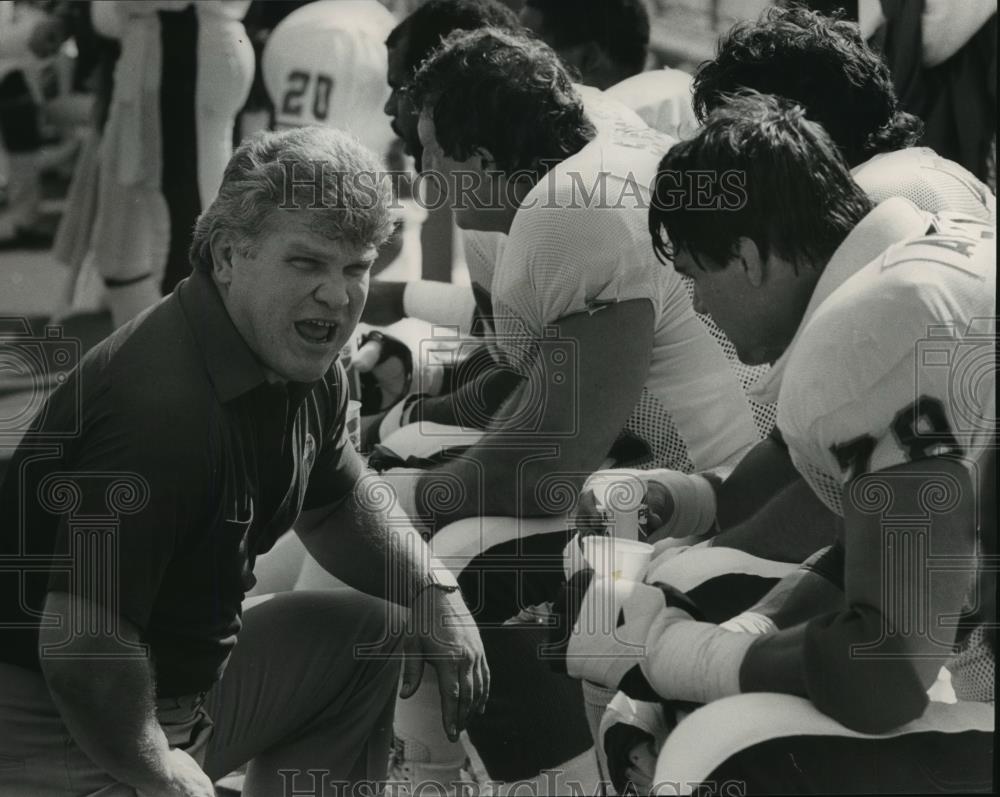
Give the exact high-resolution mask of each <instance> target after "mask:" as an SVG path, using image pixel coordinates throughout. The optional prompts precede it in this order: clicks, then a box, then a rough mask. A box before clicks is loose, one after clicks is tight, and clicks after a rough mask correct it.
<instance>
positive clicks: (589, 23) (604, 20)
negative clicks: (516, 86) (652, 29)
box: [521, 0, 649, 90]
mask: <svg viewBox="0 0 1000 797" xmlns="http://www.w3.org/2000/svg"><path fill="white" fill-rule="evenodd" d="M521 23H522V24H523V25H524V26H525V27H527V28H529V29H531V30H532V31H534V32H535V34H537V35H538V37H539V38H541V39H542V41H544V42H545V43H546V44H548V45H549V46H550V47H552V49H553V50H555V51H556V52H557V53H559V57H560V58H562V60H563V62H564V63H566V65H567V66H569V67H570V69H571V71H576V72H577V73H578V74H579V76H580V79H581V82H583V83H584V84H586V85H588V86H596V87H597V88H599V89H602V90H603V89H606V88H609V87H611V86H613V85H615V84H616V83H619V82H621V81H622V80H625V79H626V78H628V77H631V76H632V75H636V74H638V73H639V72H642V70H643V69H645V68H646V58H647V56H648V55H649V10H648V9H647V8H646V4H645V3H644V2H643V0H578V2H573V3H567V2H565V0H527V2H526V3H525V4H524V6H523V8H522V9H521Z"/></svg>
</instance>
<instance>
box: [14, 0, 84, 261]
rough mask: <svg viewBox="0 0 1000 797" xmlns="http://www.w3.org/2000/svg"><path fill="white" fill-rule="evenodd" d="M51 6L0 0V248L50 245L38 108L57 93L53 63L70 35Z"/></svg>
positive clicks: (32, 247) (39, 109)
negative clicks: (0, 157)
mask: <svg viewBox="0 0 1000 797" xmlns="http://www.w3.org/2000/svg"><path fill="white" fill-rule="evenodd" d="M53 10H54V9H53V8H52V7H51V5H50V4H41V3H30V2H15V1H14V0H0V137H2V140H3V147H4V150H5V153H4V154H5V155H6V164H5V167H0V173H2V174H3V175H4V177H5V178H6V180H5V182H6V192H5V193H6V208H5V209H4V210H3V211H2V212H0V247H3V248H4V249H37V248H42V247H46V246H48V245H50V244H51V243H52V233H53V230H52V225H51V224H46V221H45V220H44V219H43V218H42V213H41V201H42V192H41V185H40V170H41V169H40V167H41V163H40V161H39V156H40V152H41V149H42V144H43V136H42V130H41V119H40V114H41V106H42V105H43V104H44V102H45V100H46V98H47V97H48V98H51V97H52V96H53V95H54V94H55V93H56V92H57V90H58V89H57V86H55V85H53V79H54V75H53V73H52V71H51V66H52V61H53V58H54V56H55V55H56V53H58V52H59V49H60V47H61V46H62V44H63V42H64V41H65V40H66V37H67V36H68V30H67V26H66V24H65V22H64V20H63V19H61V18H60V17H59V16H58V15H57V14H55V13H52V12H53Z"/></svg>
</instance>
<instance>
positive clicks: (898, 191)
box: [580, 8, 996, 562]
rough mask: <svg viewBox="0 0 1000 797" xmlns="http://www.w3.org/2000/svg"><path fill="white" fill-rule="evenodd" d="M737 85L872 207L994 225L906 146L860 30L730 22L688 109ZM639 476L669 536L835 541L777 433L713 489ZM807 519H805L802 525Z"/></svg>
mask: <svg viewBox="0 0 1000 797" xmlns="http://www.w3.org/2000/svg"><path fill="white" fill-rule="evenodd" d="M740 89H752V90H754V91H758V92H761V93H765V94H775V95H778V96H781V97H786V98H789V99H791V100H793V101H794V102H796V103H798V104H799V105H801V106H802V108H804V110H805V113H806V116H807V117H808V118H809V119H812V120H814V121H816V122H819V123H820V124H822V125H823V127H824V129H825V130H826V131H827V133H828V134H829V135H830V137H831V139H832V140H833V142H834V144H835V145H836V147H837V149H838V150H839V151H840V153H841V155H842V156H843V157H844V159H845V161H846V162H847V164H848V166H849V167H851V169H852V174H853V177H854V179H855V181H856V182H857V183H858V185H860V186H861V187H862V188H863V189H864V191H865V192H866V193H867V194H868V196H869V198H870V199H871V200H872V201H873V202H876V203H878V202H881V201H882V200H884V199H888V198H889V197H893V196H902V197H906V198H907V199H909V200H910V201H912V202H913V203H914V204H916V205H917V206H918V207H919V208H921V209H922V210H926V211H928V212H932V213H939V212H942V211H950V212H956V213H961V214H963V215H966V216H968V217H970V218H975V219H981V220H984V221H988V222H990V223H994V224H995V222H996V198H995V197H994V196H993V195H992V193H991V192H990V190H989V189H988V188H987V187H986V186H985V185H983V184H982V183H981V182H979V181H978V180H977V179H976V178H975V177H974V176H973V175H972V174H971V173H970V172H968V171H966V170H965V169H964V168H962V167H961V166H959V165H958V164H956V163H954V162H953V161H949V160H946V159H943V158H940V157H938V156H937V155H935V154H934V153H933V151H931V150H929V149H926V148H922V147H916V146H913V145H914V144H915V142H916V141H917V139H918V138H919V135H920V129H921V127H920V122H919V120H917V119H916V118H915V117H913V116H911V115H910V114H907V113H904V112H902V111H901V110H900V109H899V105H898V102H897V100H896V97H895V94H894V91H893V88H892V80H891V76H890V75H889V71H888V68H887V67H886V66H885V64H884V63H883V62H882V60H881V58H880V57H879V55H878V54H877V53H875V52H874V51H873V50H871V49H870V48H869V47H868V45H867V44H865V42H864V40H863V39H862V38H861V36H860V34H859V33H858V29H857V26H855V25H852V24H850V23H847V22H844V21H838V20H834V19H830V18H828V17H825V16H823V15H821V14H818V13H816V12H813V11H809V10H807V9H804V8H787V9H784V8H770V9H768V10H767V11H766V12H765V13H764V14H763V15H762V17H761V19H760V20H759V21H756V22H743V23H740V24H738V25H736V26H734V27H733V28H732V29H731V30H730V31H729V32H728V33H727V34H726V35H725V36H724V37H723V38H722V40H721V41H720V43H719V50H718V55H717V56H716V57H715V59H713V60H712V61H708V62H706V63H705V64H704V65H702V67H701V69H700V70H699V71H698V74H697V76H696V77H695V83H694V105H695V108H696V110H697V111H698V113H699V114H700V115H701V116H702V117H703V118H704V117H705V116H707V115H708V114H709V113H710V112H711V111H713V110H714V109H716V108H719V107H722V106H723V105H725V103H726V102H727V101H728V100H729V98H730V97H731V96H732V95H733V94H734V93H735V92H738V91H739V90H740ZM845 108H850V109H852V110H851V113H850V114H845V113H844V109H845ZM671 187H672V186H669V185H668V184H666V183H664V188H665V189H669V188H671ZM655 213H656V211H655V209H654V215H655ZM779 384H780V375H778V374H776V373H774V372H772V375H771V377H770V378H765V379H762V380H760V382H759V383H758V384H757V385H756V386H755V388H754V389H753V390H752V391H751V397H752V398H753V399H755V400H757V401H759V402H760V403H763V404H770V405H772V406H773V404H774V402H775V401H776V399H777V386H778V385H779ZM644 478H645V479H646V480H647V481H648V482H649V483H650V494H649V497H648V505H649V511H650V514H652V515H656V516H658V517H660V518H662V522H663V523H666V522H667V521H668V520H670V518H671V515H672V512H673V507H674V506H675V505H677V504H678V503H684V504H685V507H684V519H677V520H675V521H674V523H673V529H674V530H673V531H672V533H674V534H675V535H676V536H688V535H699V534H700V535H708V534H714V536H712V537H711V540H710V541H706V542H705V543H704V544H706V545H713V546H719V547H727V548H735V549H739V550H742V551H746V552H748V553H751V554H754V555H756V556H759V557H763V558H766V559H771V560H778V561H785V562H801V561H803V560H804V559H805V558H806V557H808V556H810V555H811V554H813V553H814V552H815V551H817V550H819V549H820V548H822V547H824V546H825V545H828V544H830V543H831V542H832V537H831V535H832V533H833V529H834V525H835V521H834V516H833V515H832V514H831V513H829V512H828V511H827V510H826V509H825V508H824V507H823V505H822V503H821V502H819V501H818V500H817V499H816V498H815V497H814V496H813V495H812V493H811V491H810V490H809V489H808V488H807V486H806V484H805V482H804V481H803V480H802V479H801V477H799V476H798V475H797V474H796V472H795V470H794V468H793V467H792V466H791V463H790V461H789V458H788V453H787V449H786V447H785V446H784V445H783V443H782V441H781V434H780V429H779V430H776V431H775V433H774V434H773V435H771V436H770V437H769V439H767V440H764V441H762V442H761V443H760V444H759V445H758V446H757V447H756V448H755V449H754V451H753V452H752V453H751V454H750V455H748V456H747V457H745V458H744V459H743V460H742V461H741V463H740V465H739V466H738V468H737V469H736V470H735V471H734V473H733V474H732V475H731V476H730V477H729V478H727V479H726V480H725V482H723V483H719V482H716V483H715V487H714V489H708V485H707V484H706V483H705V481H704V480H703V479H701V478H699V477H697V476H695V477H693V478H687V479H686V478H683V477H681V475H680V474H676V473H663V474H661V476H660V478H659V481H657V478H656V475H655V474H653V473H647V474H645V476H644ZM594 509H595V505H594V499H593V495H592V493H589V492H588V491H585V492H584V494H583V496H582V498H581V508H580V514H581V515H582V516H587V517H591V518H593V517H596V513H595V511H594ZM805 517H808V518H810V519H811V520H810V522H809V523H804V522H802V521H803V518H805Z"/></svg>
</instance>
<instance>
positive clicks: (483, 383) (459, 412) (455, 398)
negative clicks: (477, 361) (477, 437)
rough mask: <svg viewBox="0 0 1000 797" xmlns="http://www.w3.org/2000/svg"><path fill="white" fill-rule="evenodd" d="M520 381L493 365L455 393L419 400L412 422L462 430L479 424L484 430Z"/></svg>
mask: <svg viewBox="0 0 1000 797" xmlns="http://www.w3.org/2000/svg"><path fill="white" fill-rule="evenodd" d="M522 381H523V380H522V378H521V377H520V376H518V375H517V374H515V373H514V372H513V371H508V370H506V369H503V368H501V367H499V366H496V367H495V368H492V369H490V370H489V371H487V372H485V373H482V374H480V375H479V376H478V377H477V378H475V379H473V380H472V381H470V382H467V383H465V384H463V385H462V386H461V387H460V388H458V390H456V391H455V392H454V393H448V394H446V395H443V396H436V397H434V398H425V399H422V400H421V401H420V403H419V404H418V405H417V406H416V408H415V409H414V411H413V415H412V420H413V421H429V422H432V423H440V424H443V425H445V426H465V427H468V426H472V424H473V422H476V421H479V422H480V424H479V425H480V428H485V427H486V422H487V421H488V420H489V419H490V418H491V417H492V416H493V415H494V414H495V413H496V412H497V410H498V409H499V408H500V406H501V405H502V404H503V402H504V401H505V400H506V399H507V398H508V397H509V396H510V395H511V394H512V393H513V392H514V390H515V388H516V387H517V386H518V385H519V384H520V383H521V382H522Z"/></svg>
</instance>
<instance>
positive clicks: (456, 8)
mask: <svg viewBox="0 0 1000 797" xmlns="http://www.w3.org/2000/svg"><path fill="white" fill-rule="evenodd" d="M485 27H494V28H501V29H505V30H516V29H517V28H518V27H519V25H518V21H517V15H515V14H514V12H513V11H511V10H510V9H509V8H508V7H507V6H505V5H503V4H502V3H500V2H498V0H428V2H426V3H424V4H423V5H422V6H420V7H419V8H418V9H417V10H416V11H414V12H413V13H412V14H410V15H409V16H408V17H407V18H406V19H404V20H403V21H402V22H400V23H399V24H398V25H397V26H396V27H395V28H394V29H393V31H392V33H390V34H389V38H388V39H386V42H385V43H386V46H387V47H388V48H389V72H388V76H387V80H388V83H389V88H390V89H392V93H391V94H390V95H389V99H388V100H387V101H386V104H385V112H386V115H388V116H389V117H390V119H391V120H392V129H393V130H394V131H395V132H396V135H398V136H399V137H400V138H401V139H403V141H404V143H405V144H406V148H407V150H408V152H409V154H411V155H413V157H414V159H415V160H416V164H417V171H420V170H421V163H420V161H421V150H420V139H419V138H418V136H417V118H416V116H417V114H416V111H415V109H414V108H413V107H412V105H411V104H410V103H409V102H408V100H407V98H406V96H405V94H404V92H403V89H404V87H405V86H406V85H407V84H408V83H409V82H410V80H411V79H412V78H413V75H414V73H415V72H416V71H417V68H418V67H419V66H420V64H421V62H422V61H423V60H424V59H425V58H427V56H428V55H430V54H431V52H432V51H433V50H434V49H435V48H436V47H438V46H439V45H440V44H441V40H442V39H444V38H445V37H446V36H448V34H450V33H452V32H454V31H456V30H476V29H478V28H485Z"/></svg>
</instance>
